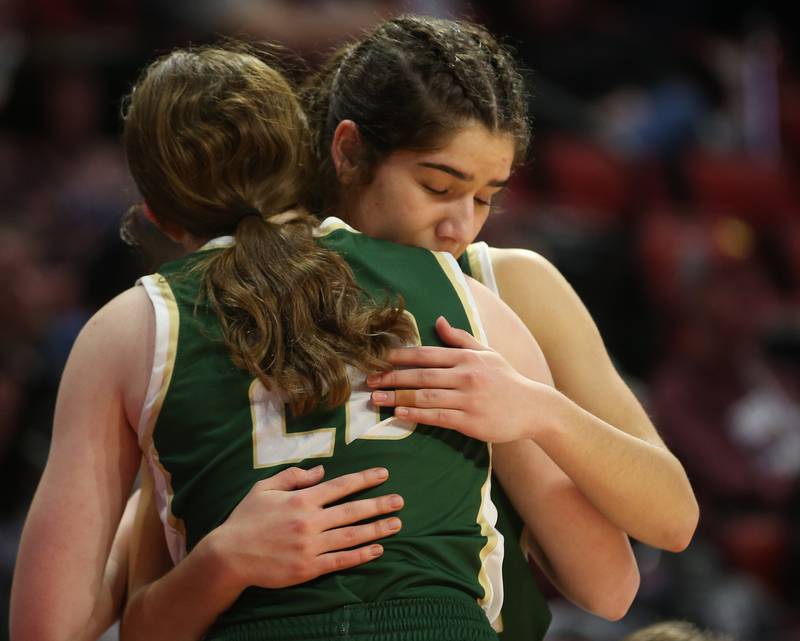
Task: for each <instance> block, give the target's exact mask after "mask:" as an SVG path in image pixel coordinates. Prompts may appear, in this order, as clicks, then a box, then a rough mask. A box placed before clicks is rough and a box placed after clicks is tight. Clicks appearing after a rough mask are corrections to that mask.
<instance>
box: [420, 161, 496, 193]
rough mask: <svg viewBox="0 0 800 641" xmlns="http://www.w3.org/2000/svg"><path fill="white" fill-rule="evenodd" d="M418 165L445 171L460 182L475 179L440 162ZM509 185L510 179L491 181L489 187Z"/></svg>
mask: <svg viewBox="0 0 800 641" xmlns="http://www.w3.org/2000/svg"><path fill="white" fill-rule="evenodd" d="M417 165H419V166H420V167H427V168H428V169H438V170H439V171H443V172H444V173H446V174H450V175H451V176H453V177H454V178H458V179H459V180H464V181H470V180H473V179H474V178H475V176H473V175H472V174H465V173H464V172H463V171H459V170H458V169H456V168H455V167H451V166H450V165H443V164H441V163H438V162H418V163H417ZM507 184H508V178H506V179H505V180H490V181H489V186H490V187H505V186H506V185H507Z"/></svg>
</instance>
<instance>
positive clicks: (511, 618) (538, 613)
mask: <svg viewBox="0 0 800 641" xmlns="http://www.w3.org/2000/svg"><path fill="white" fill-rule="evenodd" d="M458 264H459V266H460V267H461V269H462V270H463V271H464V273H465V274H467V275H469V276H472V277H473V278H475V279H476V280H478V281H480V282H481V283H483V284H484V285H486V287H488V288H489V289H491V290H492V291H493V292H494V293H495V294H497V295H498V296H499V295H500V292H499V290H498V287H497V282H496V281H495V277H494V271H493V269H492V260H491V256H490V255H489V247H488V245H487V244H486V243H483V242H480V243H473V244H471V245H470V246H469V247H467V251H465V252H464V253H463V254H462V255H461V257H460V258H459V259H458ZM492 502H493V503H494V505H495V506H496V507H497V529H498V530H499V531H500V532H501V534H502V535H503V537H504V538H505V541H506V544H505V550H504V555H503V609H502V612H501V613H500V622H501V625H500V626H497V627H498V628H499V629H500V638H501V639H503V641H538V640H540V639H543V638H544V635H545V633H546V632H547V628H548V627H549V626H550V620H551V618H552V615H551V614H550V608H549V607H548V606H547V601H545V599H544V596H543V595H542V593H541V591H540V590H539V586H538V585H536V581H535V580H534V578H533V576H532V575H531V570H530V568H529V567H528V559H527V558H526V554H525V553H524V552H523V548H522V537H523V530H524V527H525V524H524V523H523V522H522V519H521V518H520V517H519V514H517V512H516V510H514V507H513V506H512V505H511V501H510V500H509V498H508V496H507V495H506V493H505V491H503V488H502V487H501V486H500V483H499V482H498V481H497V479H496V478H493V479H492Z"/></svg>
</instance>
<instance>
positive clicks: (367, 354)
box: [123, 45, 414, 414]
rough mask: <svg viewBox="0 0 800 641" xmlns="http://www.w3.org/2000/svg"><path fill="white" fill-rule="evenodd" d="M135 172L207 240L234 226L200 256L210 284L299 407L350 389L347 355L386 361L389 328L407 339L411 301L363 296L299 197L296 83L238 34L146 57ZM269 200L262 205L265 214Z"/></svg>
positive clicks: (234, 352) (239, 353)
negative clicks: (230, 239)
mask: <svg viewBox="0 0 800 641" xmlns="http://www.w3.org/2000/svg"><path fill="white" fill-rule="evenodd" d="M124 119H125V128H124V134H123V140H124V144H125V152H126V154H127V157H128V163H129V166H130V170H131V173H132V175H133V177H134V179H135V180H136V183H137V185H138V187H139V190H140V191H141V193H142V195H143V196H144V198H145V200H146V201H147V203H148V205H149V207H150V208H151V209H152V211H153V212H154V214H155V216H156V218H157V219H158V220H159V222H161V223H162V224H167V223H168V224H170V225H173V226H177V227H179V228H181V229H183V230H185V231H186V232H187V233H189V234H190V235H191V236H192V237H193V238H195V239H197V240H198V241H202V240H208V239H210V238H213V237H216V236H220V235H223V234H234V235H235V237H236V242H235V244H234V245H233V246H231V247H229V248H226V249H224V250H223V251H220V252H213V253H210V254H209V258H208V259H207V260H205V261H203V262H202V263H201V268H202V269H204V271H205V273H204V276H203V290H202V296H203V298H204V299H205V302H207V303H208V304H209V305H210V307H211V308H212V309H213V310H214V311H215V312H216V314H217V316H218V318H219V322H220V325H221V327H222V333H223V337H224V340H225V343H226V345H227V347H228V349H229V351H230V354H231V358H232V360H233V362H234V364H236V365H237V366H238V367H241V368H243V369H246V370H248V371H250V372H252V373H253V374H254V375H255V376H257V377H258V378H259V379H260V380H261V381H262V382H263V383H264V384H265V385H266V386H267V387H268V388H272V386H273V385H277V386H278V387H279V388H281V389H283V390H285V391H286V394H287V400H288V401H289V402H290V404H291V406H292V409H293V411H294V412H295V413H298V414H300V413H303V412H306V411H308V410H310V409H311V408H313V407H314V406H315V405H316V404H317V403H318V402H319V401H320V399H322V398H325V399H326V400H327V402H328V403H329V404H332V405H335V404H339V403H342V402H343V401H344V400H346V398H347V397H348V395H349V393H350V384H349V380H348V377H347V366H348V365H351V366H353V367H356V368H358V369H361V370H362V371H368V370H373V369H380V368H383V367H385V366H386V363H385V361H384V360H383V357H384V354H385V352H386V350H387V349H388V348H389V346H390V344H391V343H392V340H393V336H397V337H399V338H401V339H406V340H407V339H410V338H411V336H412V335H413V331H414V330H413V328H412V326H411V323H410V322H409V321H408V320H407V317H406V316H405V315H404V314H403V311H402V306H400V307H397V306H395V305H392V304H390V303H389V302H388V301H386V302H383V304H382V305H381V306H371V307H370V306H366V305H365V302H366V301H365V300H364V295H363V293H362V292H361V291H360V290H359V289H358V287H357V285H356V283H355V280H354V278H353V274H352V273H351V271H350V269H349V267H348V266H347V264H346V263H345V262H344V260H343V259H342V258H341V257H340V256H339V255H337V254H335V253H334V252H331V251H328V250H326V249H324V248H323V247H321V246H320V245H319V244H318V243H317V242H316V241H315V240H314V238H313V236H312V230H313V226H314V225H315V224H316V219H314V218H312V217H311V216H309V215H308V214H305V213H303V212H301V211H299V210H298V211H296V212H295V215H293V216H290V215H286V216H281V217H280V218H283V219H288V220H283V221H282V222H276V220H277V219H276V218H274V214H278V213H280V212H286V211H287V210H289V209H291V208H296V205H297V203H298V202H299V200H300V193H301V190H302V188H303V184H304V180H305V173H306V171H307V168H308V128H307V125H306V121H305V117H304V116H303V113H302V110H301V109H300V106H299V104H298V101H297V99H296V97H295V94H294V92H293V91H292V89H291V87H290V86H289V85H288V83H287V82H286V80H285V79H284V78H283V76H282V75H281V74H280V73H279V72H278V71H276V70H275V69H273V68H272V67H270V66H269V65H268V64H267V63H266V62H264V60H262V59H261V57H259V54H258V53H257V52H255V51H253V50H252V49H249V48H247V49H246V48H244V47H243V46H242V45H236V46H231V45H226V46H225V47H224V48H222V47H204V48H197V49H188V50H187V49H184V50H177V51H174V52H172V53H170V54H169V55H167V56H164V57H163V58H161V59H159V60H157V61H156V62H154V63H153V64H151V65H150V66H149V67H148V68H147V69H146V70H145V72H144V74H143V75H142V77H141V79H140V80H139V82H138V83H137V84H136V87H135V88H134V90H133V92H132V93H131V95H130V97H129V99H128V101H127V106H126V110H125V112H124ZM263 213H267V214H268V215H267V216H264V215H261V214H263Z"/></svg>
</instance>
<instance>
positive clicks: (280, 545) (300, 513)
mask: <svg viewBox="0 0 800 641" xmlns="http://www.w3.org/2000/svg"><path fill="white" fill-rule="evenodd" d="M323 474H324V470H323V468H322V466H318V467H316V468H313V469H311V470H303V469H300V468H297V467H291V468H288V469H286V470H283V471H282V472H280V473H279V474H276V475H275V476H273V477H270V478H268V479H264V480H263V481H259V482H258V483H256V484H255V485H254V486H253V487H252V488H251V490H250V491H249V492H248V493H247V495H246V496H245V498H244V499H242V501H241V502H240V503H239V505H238V506H237V507H236V509H234V511H233V512H232V513H231V515H230V516H229V517H228V519H227V520H226V521H225V523H223V524H222V525H221V526H220V527H219V528H217V530H215V531H214V533H213V534H212V535H213V536H215V538H216V541H215V546H216V550H217V553H218V554H219V556H220V558H222V559H224V560H225V562H226V563H227V565H228V567H229V568H230V569H231V570H232V571H233V572H235V573H236V575H237V577H238V578H239V579H240V581H241V583H242V585H243V586H245V587H246V586H250V585H255V586H259V587H265V588H280V587H286V586H289V585H295V584H298V583H303V582H305V581H310V580H311V579H314V578H316V577H318V576H320V575H321V574H327V573H329V572H335V571H338V570H343V569H346V568H350V567H353V566H356V565H360V564H362V563H366V562H367V561H371V560H372V559H375V558H377V557H379V556H380V555H381V554H383V547H382V546H381V545H378V544H372V545H365V544H366V543H368V542H370V541H374V540H376V539H380V538H383V537H386V536H390V535H392V534H395V533H396V532H398V531H399V530H400V527H401V522H400V519H399V518H397V517H389V518H384V519H379V520H375V521H372V522H370V523H362V524H359V525H354V524H356V523H360V522H361V521H364V520H366V519H372V518H375V517H378V516H381V515H385V514H389V513H391V512H396V511H397V510H399V509H400V508H402V507H403V499H402V497H400V496H399V495H396V494H391V495H386V496H380V497H377V498H371V499H362V500H355V501H349V502H347V503H342V504H338V505H335V506H332V507H326V506H328V505H330V504H331V503H336V502H338V501H340V500H342V499H344V498H346V497H347V496H350V495H352V494H353V493H355V492H358V491H361V490H365V489H368V488H370V487H375V486H376V485H379V484H381V483H383V482H384V481H385V480H386V479H387V478H388V472H387V470H386V469H384V468H372V469H369V470H365V471H363V472H357V473H353V474H347V475H344V476H340V477H338V478H335V479H331V480H328V481H324V482H320V481H321V479H322V477H323Z"/></svg>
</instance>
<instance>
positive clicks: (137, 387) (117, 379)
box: [70, 286, 155, 412]
mask: <svg viewBox="0 0 800 641" xmlns="http://www.w3.org/2000/svg"><path fill="white" fill-rule="evenodd" d="M154 336H155V319H154V315H153V307H152V304H151V303H150V299H149V298H148V296H147V293H146V292H145V291H144V288H143V287H138V286H137V287H131V288H130V289H127V290H125V291H124V292H122V293H121V294H119V295H117V296H116V297H114V298H113V299H111V300H110V301H109V302H108V303H106V304H105V305H103V307H101V308H100V309H99V310H98V311H97V312H96V313H95V314H94V315H93V316H92V317H91V318H90V319H89V321H88V322H87V323H86V325H85V326H84V327H83V329H82V330H81V333H80V335H79V336H78V339H77V340H76V342H75V346H74V347H73V352H72V355H71V356H70V360H72V361H73V364H74V366H75V367H77V368H78V369H79V371H83V372H84V374H85V375H87V376H97V377H102V378H103V379H105V381H106V383H107V384H115V385H118V386H119V389H120V391H121V393H122V396H123V398H124V399H125V404H126V406H127V407H126V408H127V409H129V410H131V411H132V412H135V411H136V409H135V407H134V406H137V407H141V402H143V399H144V393H145V389H146V386H147V382H148V379H149V372H150V368H151V367H152V361H153V345H154V340H155V339H154ZM87 370H88V371H87Z"/></svg>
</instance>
